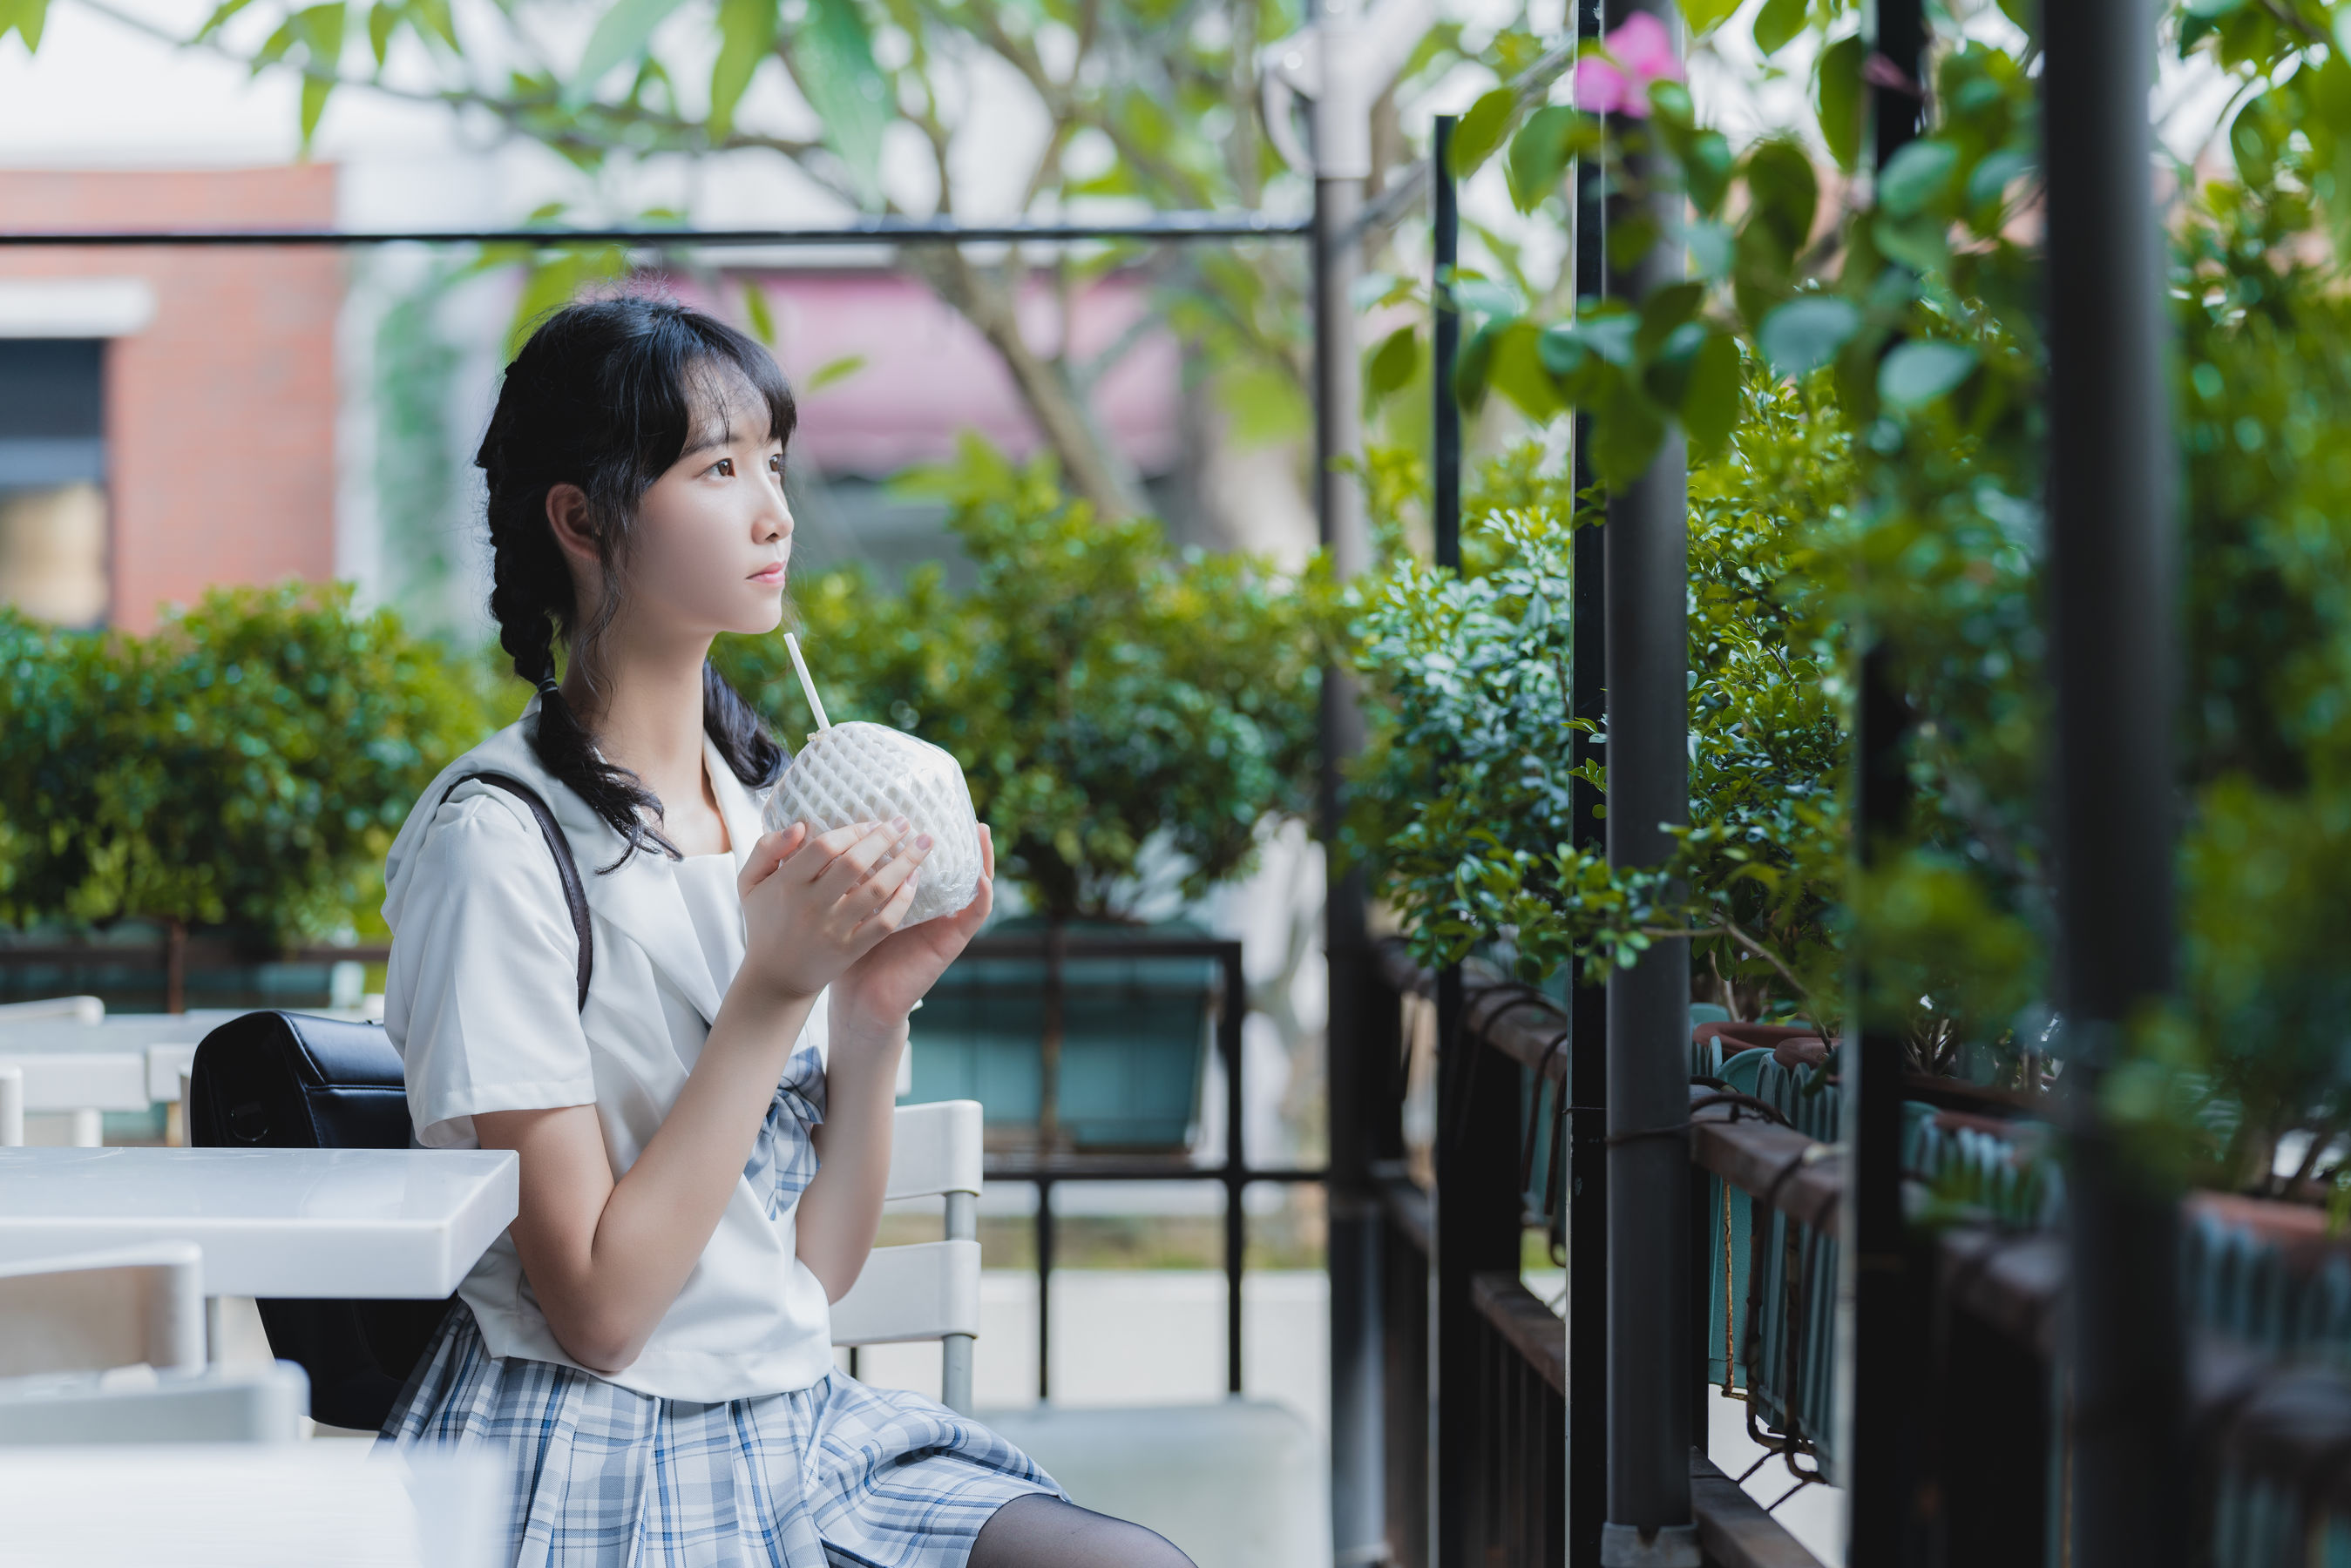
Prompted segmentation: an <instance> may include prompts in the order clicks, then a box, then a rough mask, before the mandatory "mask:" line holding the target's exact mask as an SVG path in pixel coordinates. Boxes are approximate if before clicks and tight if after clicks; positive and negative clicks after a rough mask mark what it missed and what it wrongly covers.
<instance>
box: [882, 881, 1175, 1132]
mask: <svg viewBox="0 0 2351 1568" xmlns="http://www.w3.org/2000/svg"><path fill="white" fill-rule="evenodd" d="M1087 934H1088V935H1094V934H1097V932H1096V931H1093V930H1090V931H1089V932H1088V933H1087ZM1137 934H1138V935H1151V936H1166V935H1169V934H1171V933H1169V932H1168V931H1167V929H1165V927H1160V928H1155V929H1149V930H1148V931H1139V932H1138V933H1137ZM1172 934H1177V935H1184V936H1190V935H1193V934H1194V933H1192V932H1190V931H1182V932H1177V933H1172ZM1061 985H1062V1006H1061V1020H1062V1023H1061V1104H1060V1115H1059V1117H1058V1120H1059V1123H1060V1127H1061V1136H1062V1137H1063V1138H1064V1139H1066V1140H1067V1142H1068V1143H1069V1144H1071V1145H1072V1146H1074V1147H1078V1148H1081V1149H1130V1150H1141V1149H1158V1150H1165V1149H1181V1148H1186V1147H1190V1145H1191V1141H1192V1135H1193V1132H1194V1129H1195V1127H1196V1124H1197V1122H1198V1119H1199V1106H1200V1085H1201V1080H1202V1077H1203V1075H1204V1074H1205V1073H1206V1072H1207V1056H1208V1050H1209V1046H1210V1044H1211V1042H1212V1040H1213V1038H1214V1033H1213V1032H1214V1028H1215V1020H1216V1002H1217V962H1216V961H1215V960H1213V959H1205V958H1202V959H1169V958H1152V959H1101V958H1086V959H1070V960H1068V961H1065V962H1064V963H1063V964H1062V967H1061ZM1044 1033H1045V961H1044V960H1043V959H1042V958H1034V959H1029V958H1019V959H1009V958H965V959H959V960H957V961H956V963H955V964H954V965H953V966H952V967H951V968H949V969H948V971H946V974H944V975H942V976H941V977H940V978H939V982H938V984H936V985H935V986H933V987H932V988H931V993H930V995H929V996H927V997H925V999H924V1002H923V1006H922V1010H921V1011H920V1012H916V1013H915V1014H914V1027H913V1032H912V1035H911V1040H910V1044H911V1046H912V1049H913V1051H914V1093H913V1094H912V1095H910V1096H907V1098H908V1101H909V1102H910V1103H922V1102H928V1101H932V1100H977V1101H978V1102H979V1103H980V1105H981V1106H983V1107H985V1109H986V1114H987V1127H988V1130H989V1132H990V1133H991V1134H1000V1135H1002V1136H1003V1137H1005V1138H1007V1139H1008V1140H1018V1139H1019V1138H1020V1137H1021V1135H1023V1134H1033V1132H1034V1130H1035V1128H1036V1127H1037V1118H1038V1110H1039V1106H1040V1104H1041V1103H1042V1099H1043V1089H1044V1082H1043V1073H1042V1070H1041V1069H1042V1053H1041V1043H1042V1041H1043V1039H1044ZM991 1141H994V1140H993V1138H992V1139H991Z"/></svg>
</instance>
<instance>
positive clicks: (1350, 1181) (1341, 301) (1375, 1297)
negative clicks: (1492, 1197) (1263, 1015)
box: [1314, 4, 1395, 1563]
mask: <svg viewBox="0 0 2351 1568" xmlns="http://www.w3.org/2000/svg"><path fill="white" fill-rule="evenodd" d="M1325 13H1329V15H1328V16H1327V19H1328V20H1331V21H1332V22H1334V23H1336V24H1339V29H1338V30H1342V31H1343V27H1344V25H1345V23H1346V22H1347V21H1348V20H1349V18H1350V16H1351V14H1352V6H1351V5H1345V4H1337V5H1329V6H1326V7H1319V8H1318V13H1317V15H1318V21H1320V20H1323V19H1326V16H1325ZM1323 85H1324V95H1323V98H1322V99H1319V100H1318V101H1317V105H1316V110H1315V114H1316V119H1315V124H1316V128H1317V134H1316V137H1315V150H1314V151H1315V160H1316V175H1315V181H1314V383H1315V400H1314V501H1315V521H1316V524H1317V525H1318V528H1319V531H1320V534H1321V536H1322V546H1323V548H1324V549H1326V550H1328V551H1329V552H1330V555H1331V566H1332V573H1333V575H1334V576H1337V577H1338V578H1339V579H1340V580H1341V581H1345V580H1346V579H1347V578H1350V577H1353V576H1356V575H1358V574H1360V573H1362V572H1364V570H1366V569H1368V568H1369V567H1370V566H1371V564H1372V550H1371V530H1370V527H1369V524H1368V523H1367V521H1366V519H1365V516H1364V493H1363V485H1362V483H1361V481H1360V479H1359V478H1358V476H1357V475H1356V473H1355V472H1354V470H1353V466H1352V463H1353V460H1355V459H1358V458H1360V457H1361V456H1362V453H1363V366H1362V364H1361V362H1360V361H1359V359H1358V358H1357V356H1356V352H1355V321H1354V305H1353V293H1354V283H1355V278H1356V275H1357V274H1358V273H1359V272H1360V271H1361V270H1362V258H1361V255H1360V254H1359V251H1358V246H1357V242H1356V241H1355V239H1353V237H1352V234H1353V226H1354V223H1355V219H1356V216H1357V214H1358V213H1361V212H1362V211H1363V204H1364V180H1365V178H1367V177H1368V175H1369V174H1370V156H1369V153H1370V148H1369V135H1370V131H1369V125H1370V119H1369V109H1370V106H1369V104H1367V103H1359V102H1358V101H1357V98H1356V96H1354V95H1353V94H1352V91H1351V89H1352V87H1353V84H1352V83H1351V82H1350V81H1348V80H1346V79H1344V78H1343V73H1337V72H1334V73H1333V79H1328V80H1326V81H1325V83H1324V84H1323ZM1357 109H1361V110H1363V113H1362V115H1361V116H1360V118H1359V117H1358V115H1357V113H1356V110H1357ZM1363 746H1364V720H1363V713H1362V711H1361V710H1360V709H1359V708H1358V706H1357V704H1356V697H1355V686H1354V682H1353V679H1352V678H1351V677H1350V676H1349V674H1348V672H1347V671H1346V670H1344V669H1343V668H1341V667H1339V666H1336V665H1333V666H1332V667H1329V668H1327V669H1325V670H1323V672H1322V790H1321V800H1320V803H1319V804H1320V808H1321V817H1322V830H1323V834H1324V843H1326V844H1330V845H1335V844H1336V843H1337V840H1338V830H1339V822H1340V814H1341V810H1342V806H1343V800H1342V795H1343V782H1344V773H1343V770H1344V768H1345V765H1346V763H1347V760H1348V759H1349V758H1351V757H1353V756H1354V755H1355V754H1356V753H1358V752H1360V751H1362V750H1363ZM1330 864H1331V865H1332V873H1333V874H1332V877H1331V878H1330V881H1329V883H1328V885H1327V887H1326V889H1325V894H1324V903H1323V917H1322V945H1323V953H1324V955H1325V958H1326V961H1327V964H1328V974H1329V984H1330V997H1331V1005H1330V1013H1329V1020H1330V1021H1329V1023H1328V1024H1327V1025H1326V1026H1325V1029H1324V1033H1323V1039H1324V1058H1323V1059H1324V1064H1325V1068H1324V1071H1325V1077H1324V1083H1325V1088H1326V1094H1327V1096H1328V1105H1329V1107H1330V1137H1331V1185H1330V1188H1329V1193H1330V1197H1329V1204H1330V1209H1329V1215H1330V1219H1329V1231H1328V1236H1329V1241H1328V1242H1327V1247H1328V1252H1327V1256H1328V1258H1329V1267H1330V1271H1331V1540H1332V1551H1333V1552H1334V1553H1335V1554H1336V1555H1337V1557H1338V1559H1339V1560H1340V1561H1341V1562H1346V1563H1368V1562H1374V1561H1377V1560H1378V1557H1379V1554H1380V1553H1382V1552H1384V1551H1385V1550H1386V1524H1385V1500H1384V1496H1383V1483H1384V1479H1385V1478H1384V1471H1383V1459H1384V1454H1385V1452H1386V1446H1385V1445H1386V1438H1385V1428H1384V1426H1383V1420H1384V1410H1383V1404H1382V1397H1381V1346H1382V1336H1381V1327H1380V1235H1381V1226H1382V1224H1383V1220H1382V1216H1381V1211H1380V1204H1379V1193H1378V1189H1377V1188H1376V1187H1375V1186H1374V1182H1373V1179H1372V1151H1373V1147H1374V1141H1375V1137H1376V1134H1375V1132H1374V1127H1373V1117H1374V1105H1375V1103H1376V1100H1377V1096H1378V1091H1379V1089H1380V1087H1381V1086H1382V1085H1384V1084H1385V1083H1386V1082H1387V1080H1388V1076H1389V1074H1390V1072H1391V1071H1392V1068H1391V1066H1390V1064H1388V1063H1387V1062H1386V1061H1385V1060H1384V1059H1375V1057H1374V1054H1375V1053H1376V1052H1377V1051H1378V1050H1379V1046H1380V1044H1381V1043H1382V1042H1384V1041H1386V1040H1391V1039H1393V1038H1394V1036H1395V1027H1394V1024H1393V1022H1392V1021H1390V1020H1386V1019H1381V1018H1377V1017H1375V1016H1374V1013H1375V1012H1376V1010H1377V1009H1379V1008H1380V1007H1382V1006H1383V1005H1386V1006H1389V1007H1391V1008H1392V1007H1393V1005H1394V1002H1393V993H1390V992H1385V991H1384V987H1383V985H1382V983H1381V981H1380V976H1379V971H1378V965H1377V963H1376V961H1375V960H1374V955H1373V952H1372V943H1371V931H1370V927H1369V924H1368V919H1367V908H1366V901H1365V898H1364V877H1363V873H1362V872H1361V871H1360V870H1345V871H1341V870H1340V869H1339V863H1338V861H1337V860H1336V858H1335V857H1333V858H1332V861H1331V862H1330ZM1384 999H1385V1000H1384Z"/></svg>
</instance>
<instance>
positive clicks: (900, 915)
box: [736, 816, 931, 1003]
mask: <svg viewBox="0 0 2351 1568" xmlns="http://www.w3.org/2000/svg"><path fill="white" fill-rule="evenodd" d="M893 851H895V853H893ZM930 852H931V840H930V836H929V835H928V834H923V835H919V836H918V835H914V832H913V830H912V828H911V827H910V826H908V824H907V821H906V819H905V818H904V817H903V816H901V817H896V818H893V820H891V821H889V822H886V823H857V824H853V825H852V826H848V827H840V828H835V829H834V830H833V831H832V832H831V833H824V834H818V835H816V836H813V837H811V836H810V832H809V826H808V824H806V823H794V824H793V825H792V826H789V827H788V828H786V829H784V830H783V831H782V832H781V833H770V834H767V835H765V836H762V837H761V838H760V840H759V842H758V844H757V845H756V846H753V848H752V851H751V858H750V859H749V860H748V861H747V862H745V864H744V867H743V869H742V871H741V872H740V873H739V874H738V875H737V877H736V887H737V890H738V891H739V892H740V893H741V894H742V898H743V934H744V950H743V967H742V969H741V970H740V971H738V972H737V975H736V983H737V985H748V986H750V987H752V988H754V989H755V990H756V991H757V992H759V993H760V994H761V995H762V996H763V997H764V999H765V1000H767V1001H769V1002H777V1003H782V1002H797V1001H802V1000H805V999H807V998H809V997H812V996H814V995H815V994H816V993H817V992H820V991H822V990H823V989H824V988H825V987H826V986H828V985H831V983H832V982H833V981H836V980H838V979H840V978H841V974H842V972H843V971H846V970H848V969H849V968H850V966H851V965H852V964H854V963H856V962H857V961H859V960H860V959H862V958H863V957H865V956H866V955H867V954H868V953H870V952H872V950H873V949H874V948H875V947H876V946H877V945H878V944H880V943H881V942H883V940H885V939H887V938H888V937H889V936H890V935H891V933H893V932H894V931H895V930H897V929H898V922H899V921H901V920H903V919H905V918H906V909H907V907H908V906H909V905H911V904H912V903H913V902H914V876H915V872H916V871H917V869H918V868H919V867H921V866H922V863H923V860H924V858H925V857H926V856H928V855H929V854H930ZM877 867H878V868H877Z"/></svg>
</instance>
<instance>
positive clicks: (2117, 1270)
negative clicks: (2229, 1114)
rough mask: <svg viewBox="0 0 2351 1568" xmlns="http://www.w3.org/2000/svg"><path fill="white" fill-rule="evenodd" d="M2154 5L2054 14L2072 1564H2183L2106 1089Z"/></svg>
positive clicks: (2059, 801)
mask: <svg viewBox="0 0 2351 1568" xmlns="http://www.w3.org/2000/svg"><path fill="white" fill-rule="evenodd" d="M2155 33H2156V29H2155V18H2154V15H2153V12H2152V10H2151V8H2150V7H2149V6H2148V5H2147V0H2106V3H2105V4H2099V5H2061V4H2053V5H2046V6H2044V7H2043V16H2042V38H2043V50H2044V56H2043V57H2044V59H2045V61H2046V65H2045V67H2044V69H2043V75H2042V115H2043V122H2042V123H2043V137H2044V147H2043V161H2044V166H2045V167H2046V169H2047V170H2048V181H2049V196H2048V202H2047V204H2046V210H2047V213H2048V224H2049V227H2048V244H2049V260H2048V276H2049V282H2048V287H2049V303H2048V309H2049V339H2050V385H2049V396H2048V400H2047V407H2048V410H2049V452H2050V463H2049V586H2048V605H2049V618H2050V634H2051V641H2050V653H2051V662H2052V665H2053V673H2054V676H2055V687H2056V699H2057V711H2056V724H2055V730H2056V742H2057V746H2056V751H2057V755H2056V764H2057V765H2056V788H2055V790H2054V796H2055V801H2056V814H2057V815H2056V822H2055V825H2054V826H2055V832H2054V834H2053V839H2054V841H2055V846H2056V852H2057V902H2058V909H2059V911H2060V920H2061V926H2060V936H2059V972H2060V976H2061V979H2060V992H2059V1002H2060V1004H2061V1006H2062V1007H2063V1008H2064V1012H2065V1015H2066V1027H2065V1035H2064V1039H2065V1056H2066V1063H2065V1081H2066V1085H2067V1092H2068V1099H2069V1101H2070V1102H2071V1108H2072V1116H2073V1129H2072V1130H2073V1137H2072V1138H2071V1140H2070V1142H2071V1149H2072V1166H2071V1171H2070V1179H2069V1180H2068V1182H2067V1188H2066V1203H2067V1210H2068V1217H2067V1231H2068V1244H2069V1249H2070V1252H2071V1280H2072V1298H2073V1299H2072V1302H2071V1303H2070V1307H2071V1310H2070V1312H2069V1314H2068V1321H2069V1324H2070V1327H2069V1332H2068V1350H2069V1359H2070V1362H2071V1368H2072V1373H2073V1385H2074V1421H2073V1433H2074V1466H2073V1480H2074V1497H2073V1519H2074V1532H2073V1534H2074V1541H2073V1546H2074V1555H2073V1561H2074V1564H2076V1568H2124V1565H2126V1564H2127V1565H2128V1568H2166V1565H2167V1564H2173V1563H2184V1562H2185V1561H2187V1559H2188V1556H2189V1544H2188V1532H2187V1529H2186V1521H2187V1510H2186V1509H2185V1507H2184V1506H2183V1503H2184V1500H2185V1498H2186V1495H2187V1489H2186V1487H2185V1486H2184V1485H2183V1484H2182V1478H2183V1477H2184V1475H2185V1461H2184V1457H2183V1448H2182V1434H2181V1424H2180V1423H2181V1403H2182V1387H2181V1385H2182V1381H2183V1373H2182V1363H2183V1361H2184V1358H2185V1353H2184V1346H2183V1341H2182V1334H2181V1325H2180V1309H2179V1286H2178V1279H2177V1273H2176V1270H2177V1262H2178V1252H2179V1210H2178V1205H2177V1203H2176V1202H2175V1201H2174V1200H2173V1199H2172V1198H2171V1197H2170V1196H2169V1194H2168V1192H2167V1191H2166V1190H2165V1189H2164V1188H2163V1185H2162V1183H2161V1182H2160V1180H2159V1179H2158V1178H2156V1177H2155V1176H2154V1175H2153V1174H2152V1173H2150V1172H2147V1171H2146V1170H2145V1169H2144V1168H2140V1167H2138V1166H2137V1165H2136V1164H2135V1163H2133V1162H2132V1161H2131V1160H2130V1158H2128V1157H2127V1156H2126V1153H2125V1152H2124V1151H2123V1150H2121V1149H2120V1148H2118V1147H2116V1144H2115V1142H2114V1140H2113V1139H2112V1138H2111V1137H2109V1136H2108V1133H2107V1130H2106V1128H2105V1125H2104V1122H2103V1119H2102V1118H2101V1116H2100V1115H2099V1112H2098V1106H2097V1087H2098V1084H2099V1081H2100V1079H2101V1077H2102V1075H2104V1073H2105V1070H2106V1068H2107V1067H2108V1066H2109V1065H2110V1064H2112V1063H2113V1062H2114V1061H2115V1059H2116V1055H2117V1054H2118V1051H2119V1048H2120V1045H2121V1038H2122V1032H2123V1031H2124V1030H2125V1029H2126V1028H2127V1027H2128V1026H2129V1024H2130V1023H2131V1022H2132V1021H2133V1018H2134V1016H2135V1014H2137V1012H2138V1011H2139V1010H2140V1009H2141V1008H2143V1007H2145V1006H2146V1005H2147V1004H2148V1003H2149V1002H2153V1001H2155V1000H2156V999H2158V998H2159V997H2160V996H2161V995H2162V994H2163V993H2164V992H2166V991H2168V989H2169V987H2170V983H2171V956H2172V919H2171V900H2172V889H2171V857H2172V840H2173V832H2174V824H2173V815H2172V799H2173V794H2172V792H2173V788H2174V781H2173V774H2172V769H2173V765H2174V758H2173V752H2172V742H2171V721H2172V705H2173V702H2174V701H2175V700H2176V692H2177V686H2176V674H2175V670H2174V663H2173V652H2172V649H2173V648H2174V645H2175V636H2176V633H2175V629H2174V628H2175V627H2176V625H2177V615H2176V608H2175V605H2174V600H2173V574H2172V561H2171V556H2172V548H2171V538H2172V533H2173V528H2174V516H2173V507H2174V476H2173V465H2174V463H2175V462H2176V461H2177V458H2176V453H2175V452H2174V449H2173V446H2172V442H2171V435H2170V428H2169V423H2170V421H2169V410H2168V406H2167V403H2166V392H2167V387H2168V380H2167V378H2166V375H2165V365H2164V349H2163V333H2164V326H2163V316H2162V309H2163V306H2162V295H2161V293H2160V288H2161V273H2160V271H2159V268H2160V265H2161V253H2160V250H2159V248H2158V246H2159V240H2158V233H2159V231H2158V227H2157V222H2156V213H2155V204H2154V171H2153V167H2152V162H2151V158H2152V153H2153V138H2152V135H2151V132H2150V129H2149V124H2148V106H2147V98H2148V90H2149V84H2150V82H2151V80H2152V78H2151V76H2150V74H2149V73H2150V67H2151V65H2152V61H2153V50H2154V47H2155Z"/></svg>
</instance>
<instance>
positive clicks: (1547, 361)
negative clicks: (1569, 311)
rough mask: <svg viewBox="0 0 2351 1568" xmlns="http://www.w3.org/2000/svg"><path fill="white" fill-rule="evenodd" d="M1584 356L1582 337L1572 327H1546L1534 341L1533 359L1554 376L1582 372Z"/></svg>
mask: <svg viewBox="0 0 2351 1568" xmlns="http://www.w3.org/2000/svg"><path fill="white" fill-rule="evenodd" d="M1585 354H1586V350H1585V348H1584V343H1583V335H1582V334H1580V333H1579V332H1577V331H1576V330H1575V328H1574V327H1545V328H1543V334H1542V336H1541V337H1538V338H1536V339H1535V358H1538V359H1541V361H1542V368H1543V369H1546V370H1549V371H1550V372H1551V373H1552V375H1554V376H1573V375H1574V374H1575V373H1576V372H1578V371H1579V370H1582V369H1583V362H1584V358H1585Z"/></svg>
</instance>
